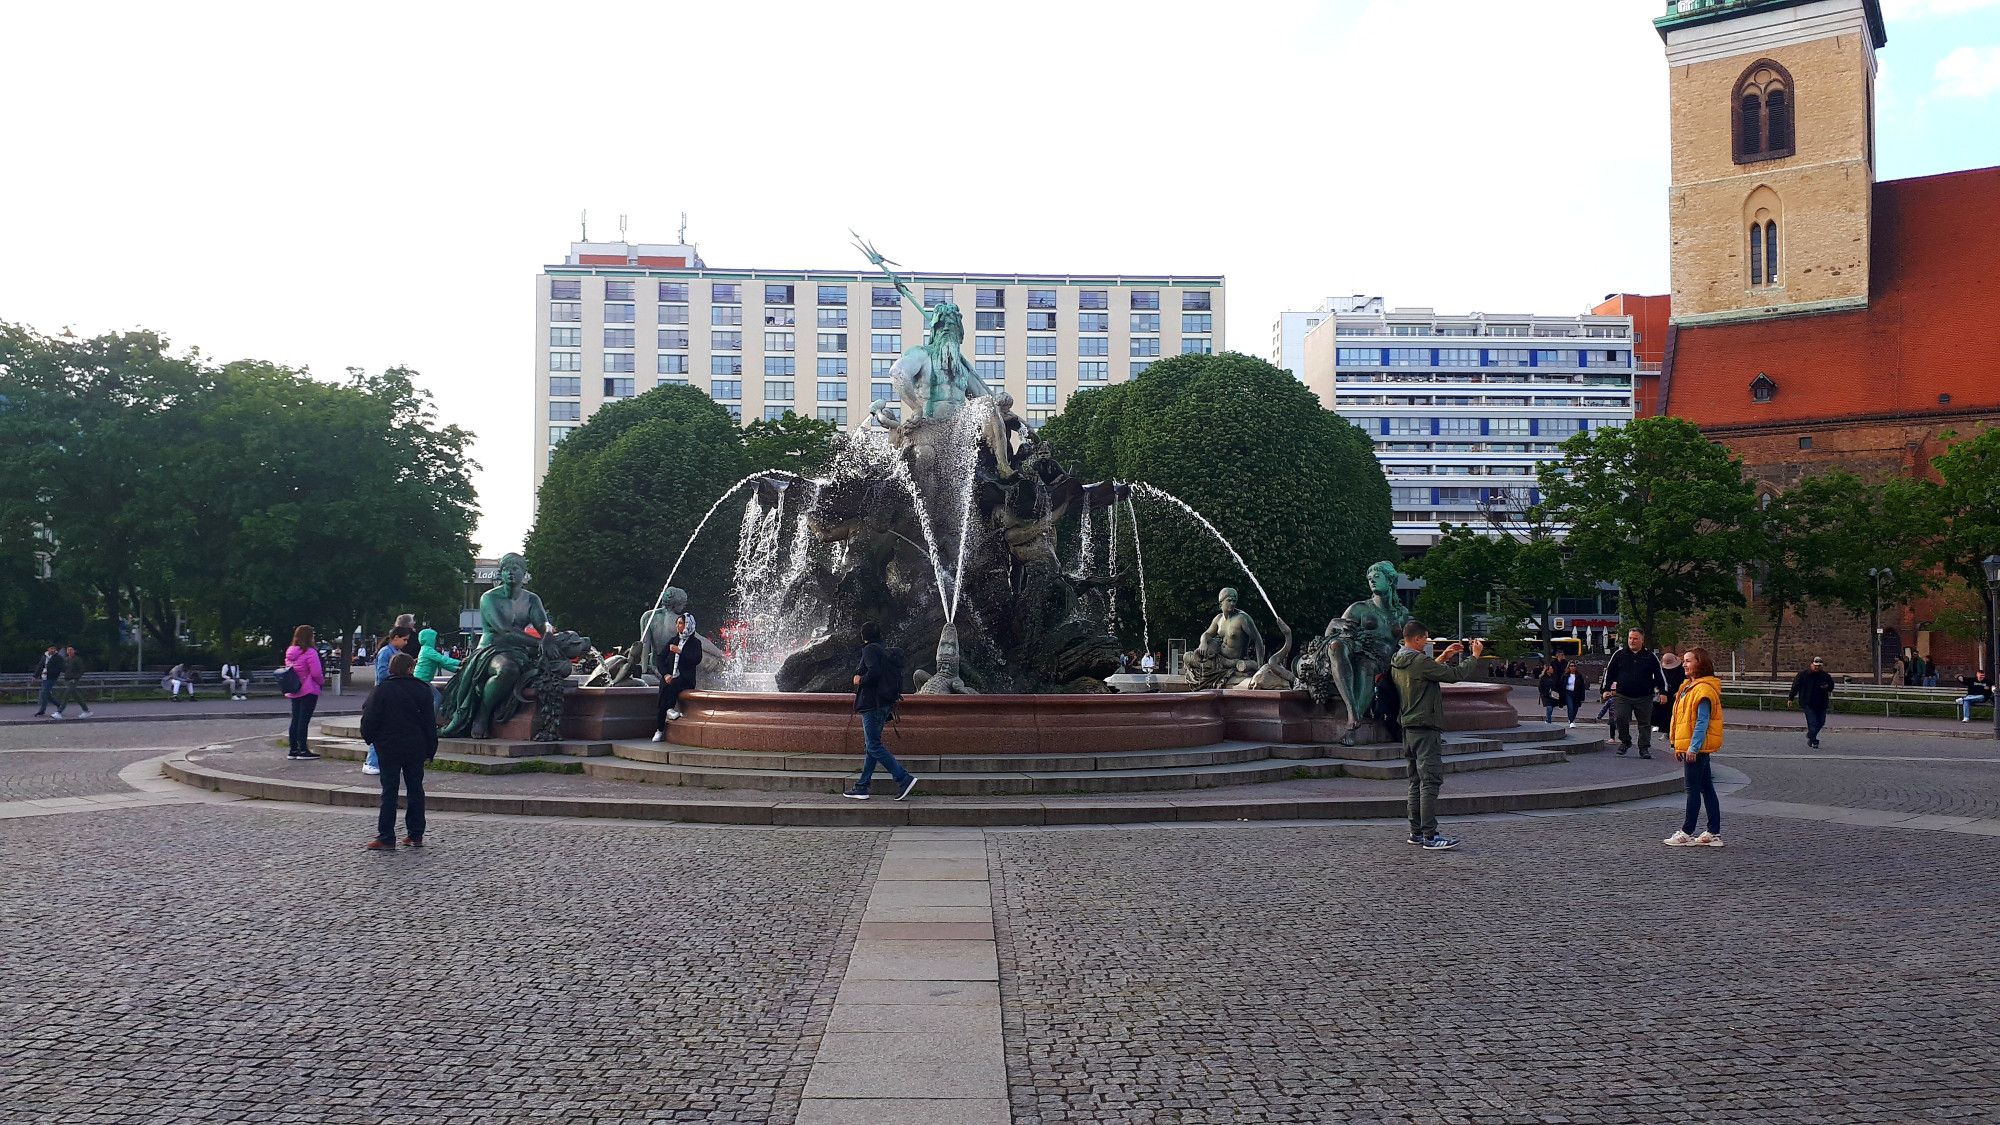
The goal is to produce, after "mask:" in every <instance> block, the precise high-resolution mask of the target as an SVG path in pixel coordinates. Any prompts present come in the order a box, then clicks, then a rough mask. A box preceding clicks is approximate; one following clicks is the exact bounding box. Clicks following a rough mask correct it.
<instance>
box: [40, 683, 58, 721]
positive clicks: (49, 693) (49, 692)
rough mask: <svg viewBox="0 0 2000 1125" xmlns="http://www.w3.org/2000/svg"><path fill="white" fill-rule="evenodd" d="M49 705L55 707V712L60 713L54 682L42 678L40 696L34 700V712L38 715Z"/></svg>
mask: <svg viewBox="0 0 2000 1125" xmlns="http://www.w3.org/2000/svg"><path fill="white" fill-rule="evenodd" d="M51 707H54V708H55V709H56V713H57V714H61V713H62V704H60V703H57V702H56V682H55V681H54V680H43V681H42V694H41V698H39V699H37V700H36V701H35V714H37V715H40V714H42V713H44V712H46V711H47V710H48V709H49V708H51Z"/></svg>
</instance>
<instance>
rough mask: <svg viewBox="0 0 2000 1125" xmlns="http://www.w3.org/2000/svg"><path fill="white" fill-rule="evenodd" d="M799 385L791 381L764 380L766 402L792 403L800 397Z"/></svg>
mask: <svg viewBox="0 0 2000 1125" xmlns="http://www.w3.org/2000/svg"><path fill="white" fill-rule="evenodd" d="M798 386H799V385H798V384H797V383H794V382H792V381H791V380H789V379H782V380H772V379H766V380H764V401H765V402H790V401H792V399H793V398H794V397H796V396H797V395H798Z"/></svg>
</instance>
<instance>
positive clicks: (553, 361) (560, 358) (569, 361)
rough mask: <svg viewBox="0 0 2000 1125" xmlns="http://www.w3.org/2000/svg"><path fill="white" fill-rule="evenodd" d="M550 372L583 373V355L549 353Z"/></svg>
mask: <svg viewBox="0 0 2000 1125" xmlns="http://www.w3.org/2000/svg"><path fill="white" fill-rule="evenodd" d="M549 370H550V371H581V370H583V353H582V352H550V353H549Z"/></svg>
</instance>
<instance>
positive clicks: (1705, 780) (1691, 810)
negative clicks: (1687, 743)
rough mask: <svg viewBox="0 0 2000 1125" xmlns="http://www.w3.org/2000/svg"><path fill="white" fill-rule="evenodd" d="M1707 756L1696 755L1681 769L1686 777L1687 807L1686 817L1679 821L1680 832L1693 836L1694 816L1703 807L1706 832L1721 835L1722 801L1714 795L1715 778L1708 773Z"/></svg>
mask: <svg viewBox="0 0 2000 1125" xmlns="http://www.w3.org/2000/svg"><path fill="white" fill-rule="evenodd" d="M1708 759H1709V755H1707V754H1696V755H1695V756H1694V760H1693V761H1691V762H1688V763H1686V764H1685V765H1684V766H1683V767H1682V772H1683V773H1685V774H1686V775H1687V787H1688V807H1687V816H1686V817H1685V818H1684V819H1683V820H1682V821H1681V831H1683V832H1685V833H1687V834H1688V835H1690V836H1692V835H1694V825H1695V820H1696V816H1695V814H1696V813H1698V812H1700V811H1701V807H1702V806H1703V805H1707V806H1708V830H1709V831H1710V832H1713V833H1715V834H1716V835H1717V836H1720V835H1722V800H1721V799H1720V798H1719V797H1717V796H1716V795H1715V776H1714V774H1712V773H1711V772H1709V767H1708Z"/></svg>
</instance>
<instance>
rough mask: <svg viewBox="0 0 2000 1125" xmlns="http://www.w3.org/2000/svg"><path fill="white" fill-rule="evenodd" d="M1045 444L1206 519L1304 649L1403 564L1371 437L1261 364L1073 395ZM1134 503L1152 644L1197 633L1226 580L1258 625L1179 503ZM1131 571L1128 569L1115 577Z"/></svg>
mask: <svg viewBox="0 0 2000 1125" xmlns="http://www.w3.org/2000/svg"><path fill="white" fill-rule="evenodd" d="M1040 438H1041V440H1042V441H1044V442H1046V443H1047V444H1048V445H1049V446H1050V447H1051V449H1052V450H1053V451H1054V452H1055V454H1056V456H1057V457H1058V458H1059V459H1060V460H1061V461H1062V463H1063V464H1064V465H1065V466H1066V467H1067V468H1068V469H1069V471H1070V472H1071V473H1072V474H1073V475H1075V476H1077V477H1079V478H1081V479H1084V480H1105V479H1115V480H1123V481H1144V482H1146V483H1149V484H1151V485H1153V486H1155V487H1157V488H1160V489H1163V490H1165V491H1167V492H1169V493H1171V494H1173V495H1175V496H1178V497H1179V498H1180V499H1182V500H1183V501H1185V502H1186V503H1188V504H1189V505H1191V506H1192V507H1194V508H1195V509H1196V510H1198V511H1200V512H1201V513H1202V514H1203V515H1204V516H1207V517H1208V518H1209V520H1211V521H1212V522H1213V523H1214V524H1215V526H1216V528H1217V529H1218V530H1219V531H1220V532H1221V533H1222V534H1223V535H1225V536H1227V537H1228V538H1229V540H1230V542H1231V543H1233V544H1234V545H1235V547H1236V549H1237V551H1238V552H1240V553H1241V554H1242V556H1243V558H1244V561H1245V562H1247V563H1248V564H1249V565H1250V567H1251V569H1253V570H1254V571H1255V572H1256V574H1257V576H1258V577H1259V578H1260V579H1262V581H1263V583H1264V587H1265V589H1266V590H1267V591H1268V592H1269V594H1270V596H1271V598H1272V600H1273V601H1274V602H1275V603H1276V604H1277V607H1278V610H1279V612H1280V613H1281V614H1283V615H1284V616H1285V618H1286V619H1287V621H1288V622H1290V623H1291V624H1292V626H1293V628H1294V630H1295V632H1296V634H1297V640H1298V643H1301V644H1303V643H1304V638H1305V637H1306V636H1307V635H1309V634H1311V633H1313V632H1316V631H1317V630H1318V629H1319V628H1321V627H1322V626H1323V625H1324V623H1325V622H1326V620H1327V619H1328V618H1330V617H1332V616H1334V615H1336V614H1338V613H1340V612H1341V611H1342V610H1344V609H1346V607H1347V605H1348V603H1350V602H1352V601H1354V600H1355V599H1357V598H1359V597H1362V596H1363V595H1364V594H1365V587H1364V582H1363V571H1364V570H1365V569H1366V568H1367V566H1368V565H1369V564H1370V563H1372V562H1375V561H1378V560H1381V559H1395V558H1397V557H1398V553H1397V550H1396V545H1395V542H1394V540H1393V539H1392V538H1391V537H1390V534H1389V486H1388V482H1387V480H1386V479H1385V478H1384V477H1383V476H1382V470H1381V467H1380V465H1379V464H1378V463H1377V462H1376V460H1375V451H1374V447H1373V443H1372V442H1371V441H1370V439H1369V438H1368V435H1366V434H1365V433H1363V432H1362V431H1361V430H1360V429H1358V428H1356V427H1355V426H1354V425H1352V424H1351V423H1349V422H1348V421H1347V420H1346V419H1344V418H1341V417H1340V416H1339V415H1337V414H1334V413H1333V412H1331V411H1329V410H1326V409H1324V408H1322V407H1321V406H1320V404H1319V400H1318V398H1317V397H1316V396H1315V395H1314V394H1313V393H1312V392H1311V391H1310V390H1308V389H1306V387H1305V386H1304V384H1302V383H1300V382H1299V381H1298V380H1297V379H1295V378H1293V377H1292V376H1291V375H1290V374H1288V373H1286V372H1285V371H1283V370H1280V369H1279V368H1276V367H1273V366H1271V365H1270V364H1269V363H1266V362H1264V361H1263V360H1261V359H1257V358H1254V357H1251V356H1247V355H1241V354H1238V353H1234V352H1225V353H1222V354H1219V355H1184V356H1175V357H1173V358H1171V359H1166V360H1162V361H1160V362H1158V363H1155V364H1153V365H1152V366H1151V367H1149V368H1148V369H1147V370H1146V374H1145V375H1144V376H1143V377H1141V378H1138V379H1134V380H1132V381H1130V382H1127V383H1119V384H1116V385H1113V386H1109V387H1101V388H1097V389H1094V390H1088V391H1081V392H1078V393H1077V394H1075V395H1073V396H1071V398H1070V400H1069V403H1068V405H1067V406H1065V408H1064V410H1063V412H1062V413H1061V414H1059V415H1057V416H1056V417H1055V418H1053V419H1051V420H1050V421H1049V422H1048V424H1047V425H1045V426H1043V427H1042V429H1041V432H1040ZM1138 508H1139V510H1140V511H1141V513H1142V514H1141V523H1140V529H1139V530H1140V535H1141V536H1142V546H1143V550H1144V554H1145V561H1146V579H1147V595H1148V600H1149V603H1150V610H1151V619H1152V622H1153V635H1154V636H1155V637H1161V636H1174V635H1176V634H1180V635H1188V634H1189V633H1190V631H1192V630H1199V629H1200V628H1201V627H1202V626H1203V625H1205V624H1206V623H1207V621H1208V620H1209V618H1210V617H1212V616H1213V615H1214V613H1215V593H1216V590H1217V589H1218V588H1219V587H1222V586H1224V585H1230V586H1237V587H1239V588H1241V589H1242V593H1243V597H1244V608H1246V609H1247V610H1249V611H1250V612H1251V613H1252V614H1253V615H1255V616H1258V617H1262V616H1264V614H1265V613H1266V612H1267V611H1266V610H1264V609H1263V608H1262V607H1261V606H1259V605H1258V604H1257V599H1256V598H1255V595H1254V594H1253V592H1252V591H1251V589H1250V588H1249V586H1248V584H1247V583H1246V582H1245V580H1244V579H1243V578H1242V576H1241V573H1240V572H1239V571H1238V569H1237V567H1236V564H1235V563H1234V562H1232V561H1231V560H1230V558H1229V555H1228V554H1227V553H1226V552H1225V551H1224V550H1223V549H1222V548H1221V547H1219V546H1217V545H1216V544H1215V543H1214V542H1213V541H1212V540H1211V539H1210V537H1209V536H1208V534H1207V533H1206V532H1204V531H1203V530H1202V529H1201V528H1200V527H1198V526H1196V525H1195V524H1194V523H1193V522H1192V521H1190V520H1188V519H1186V518H1185V517H1184V516H1182V515H1180V514H1179V513H1178V512H1177V511H1176V510H1174V509H1173V508H1172V506H1171V505H1167V504H1162V503H1149V502H1147V501H1144V500H1141V501H1140V502H1139V504H1138ZM1126 538H1129V537H1121V545H1123V544H1124V541H1125V539H1126ZM1130 565H1131V564H1130V560H1129V558H1128V559H1126V560H1123V561H1121V563H1120V566H1121V570H1123V572H1125V573H1131V571H1130V570H1125V569H1124V568H1126V567H1129V566H1130ZM1129 619H1130V620H1136V617H1132V618H1129ZM1266 631H1267V633H1271V634H1275V630H1273V629H1270V628H1268V626H1267V629H1266ZM1273 643H1274V644H1275V643H1276V642H1275V640H1274V641H1273Z"/></svg>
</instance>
